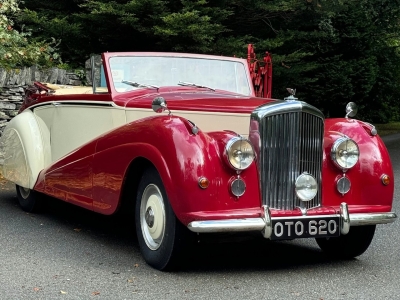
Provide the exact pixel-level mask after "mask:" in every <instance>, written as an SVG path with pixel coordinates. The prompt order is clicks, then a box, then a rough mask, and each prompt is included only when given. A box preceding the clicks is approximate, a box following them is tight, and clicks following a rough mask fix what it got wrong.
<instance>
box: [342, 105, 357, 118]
mask: <svg viewBox="0 0 400 300" xmlns="http://www.w3.org/2000/svg"><path fill="white" fill-rule="evenodd" d="M357 111H358V107H357V104H355V103H354V102H349V103H347V105H346V116H345V118H346V119H347V118H348V117H351V118H352V117H354V116H355V115H356V114H357Z"/></svg>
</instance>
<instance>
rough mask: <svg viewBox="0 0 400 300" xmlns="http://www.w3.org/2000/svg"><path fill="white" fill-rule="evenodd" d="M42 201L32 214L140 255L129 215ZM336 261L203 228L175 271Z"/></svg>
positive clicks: (299, 244) (14, 206)
mask: <svg viewBox="0 0 400 300" xmlns="http://www.w3.org/2000/svg"><path fill="white" fill-rule="evenodd" d="M11 187H12V186H11ZM1 198H2V201H1V202H2V204H1V206H2V209H3V208H4V209H6V210H9V211H10V213H11V215H13V214H18V215H20V214H26V213H25V212H23V211H22V210H21V209H20V208H19V206H18V203H17V202H18V201H17V198H16V193H15V191H14V189H12V188H9V189H8V190H7V192H4V191H2V192H1ZM45 203H46V206H45V209H44V211H43V212H42V213H40V214H37V215H35V217H36V218H40V220H41V221H42V222H46V223H51V224H52V225H53V226H56V227H57V228H59V230H60V231H63V230H65V231H70V230H71V228H75V229H76V230H79V232H80V234H79V237H80V238H82V239H85V238H95V239H96V240H98V241H99V243H102V244H106V245H121V246H123V245H128V246H130V247H129V248H130V249H133V251H135V252H136V253H135V254H136V255H135V256H137V255H139V252H140V250H139V246H138V242H137V238H136V236H135V233H134V232H135V229H134V221H133V217H132V215H129V214H124V215H122V214H117V215H114V216H103V215H100V214H96V213H93V212H91V211H88V210H85V209H82V208H80V207H77V206H74V205H71V204H68V203H65V202H63V201H60V200H57V199H54V198H50V197H46V198H45ZM29 215H31V216H32V214H29ZM76 242H77V241H76V240H75V243H76ZM353 261H354V262H357V260H356V259H355V260H353ZM342 262H343V261H342ZM337 263H340V261H338V260H332V259H330V258H327V257H326V256H325V255H324V254H323V253H322V252H321V251H320V250H319V248H318V247H317V245H316V243H315V242H314V241H311V240H303V241H302V240H296V241H280V242H271V241H269V240H265V239H263V238H262V237H261V235H260V234H258V233H257V234H252V235H232V234H223V235H222V234H208V235H205V234H204V235H200V236H197V237H196V244H195V245H194V246H193V247H191V248H190V250H189V251H188V252H187V255H186V256H185V257H182V265H181V266H180V267H179V269H177V270H175V271H180V272H192V271H193V272H198V271H246V272H247V271H257V270H264V271H266V270H284V269H302V268H304V269H309V268H311V267H313V266H321V265H324V264H329V265H332V264H337ZM149 268H150V267H149Z"/></svg>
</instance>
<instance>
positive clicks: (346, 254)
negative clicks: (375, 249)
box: [315, 225, 376, 259]
mask: <svg viewBox="0 0 400 300" xmlns="http://www.w3.org/2000/svg"><path fill="white" fill-rule="evenodd" d="M375 227H376V225H368V226H356V227H351V228H350V231H349V233H348V234H346V235H341V236H339V237H334V238H317V239H315V240H316V241H317V244H318V246H319V247H320V248H321V250H322V251H324V252H325V253H326V254H328V255H329V256H332V257H337V258H345V259H349V258H353V257H356V256H359V255H361V254H363V253H364V252H365V251H366V250H367V249H368V247H369V245H370V244H371V241H372V238H373V237H374V234H375Z"/></svg>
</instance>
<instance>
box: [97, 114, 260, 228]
mask: <svg viewBox="0 0 400 300" xmlns="http://www.w3.org/2000/svg"><path fill="white" fill-rule="evenodd" d="M191 127H192V124H191V123H189V122H188V121H187V120H186V119H184V118H180V117H174V116H162V117H160V116H156V117H151V118H146V119H143V120H140V121H135V122H132V123H129V124H127V125H126V126H122V127H120V128H118V129H116V130H114V131H113V132H112V133H109V134H107V135H105V136H103V137H101V138H100V139H99V140H98V143H97V147H96V155H95V164H94V169H95V170H98V171H95V172H94V180H93V182H94V184H95V186H97V187H98V191H101V192H99V196H100V194H101V195H106V194H107V193H108V192H110V193H112V191H111V189H112V188H110V189H108V191H107V190H105V189H107V185H105V184H102V183H101V182H105V181H107V183H108V185H109V182H110V180H106V178H105V176H107V177H108V178H117V181H118V182H121V188H122V181H123V177H125V176H126V172H127V170H128V166H129V164H130V162H132V161H134V160H135V159H137V158H144V159H146V160H148V161H150V162H151V163H152V164H153V165H154V166H155V167H156V169H157V170H158V172H159V174H160V176H161V179H162V181H163V184H164V187H165V189H166V192H167V194H168V198H169V200H170V203H171V206H172V208H173V209H174V212H175V214H176V215H177V217H178V219H180V220H181V221H182V222H183V223H184V224H187V223H188V222H190V221H191V220H192V219H193V215H192V214H193V213H195V212H197V213H198V214H201V213H202V212H207V211H208V212H211V211H213V212H218V211H219V210H232V211H240V210H241V209H245V208H246V209H247V208H249V207H258V208H259V207H260V198H259V189H258V178H257V176H258V175H257V170H256V166H255V164H254V163H253V164H252V166H251V167H250V168H249V169H247V170H245V171H243V172H242V174H241V175H240V176H241V177H242V178H243V179H244V180H245V182H246V185H247V191H246V193H245V195H243V196H242V197H240V199H238V198H237V197H234V196H233V195H232V194H231V193H230V191H229V183H230V182H231V180H232V179H233V178H236V177H237V176H238V175H237V173H236V172H235V171H234V170H232V169H230V168H229V167H228V166H227V164H226V163H224V162H223V159H222V153H221V143H223V142H221V140H223V139H229V138H230V137H232V136H234V133H231V132H221V133H213V134H206V133H203V132H202V131H201V130H200V131H199V132H198V133H197V134H193V133H192V130H191ZM105 161H108V163H107V165H108V166H104V165H101V164H102V162H103V164H104V162H105ZM128 161H129V163H128ZM104 167H105V168H107V171H104ZM117 169H118V170H117ZM100 170H102V172H100ZM100 173H102V174H100ZM118 174H120V175H118ZM200 177H206V178H208V179H209V181H210V185H209V187H208V188H207V189H202V188H200V187H199V185H198V181H199V178H200ZM101 178H102V180H100V179H101ZM96 182H99V184H97V183H96ZM118 184H119V183H116V184H115V185H114V188H113V189H114V190H115V189H117V186H118ZM94 198H96V197H94Z"/></svg>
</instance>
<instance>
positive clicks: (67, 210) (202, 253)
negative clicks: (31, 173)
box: [0, 135, 400, 300]
mask: <svg viewBox="0 0 400 300" xmlns="http://www.w3.org/2000/svg"><path fill="white" fill-rule="evenodd" d="M385 142H386V144H387V147H388V149H389V151H390V155H391V158H392V163H393V166H394V170H395V177H396V178H400V135H394V136H389V137H387V138H385ZM399 182H400V181H399V180H397V183H396V191H395V199H394V208H393V210H394V211H395V212H397V214H398V215H399V214H400V203H399V202H400V201H399V199H400V195H399V190H400V189H399V184H400V183H399ZM47 202H48V206H47V209H46V211H45V212H44V213H42V214H28V213H25V212H23V211H22V210H21V209H20V208H19V206H18V204H17V198H16V193H15V189H14V186H13V185H12V184H10V183H7V182H2V183H0V242H1V247H0V299H243V298H246V299H316V300H321V299H324V300H325V299H326V300H327V299H400V221H397V222H395V223H393V224H388V225H379V226H378V227H377V231H376V233H375V237H374V240H373V241H372V244H371V246H370V247H369V249H368V250H367V252H366V253H364V254H363V255H362V256H360V257H359V258H357V259H353V260H331V259H329V258H327V257H325V256H324V255H323V254H322V252H321V251H320V250H319V248H318V246H317V244H316V243H315V241H314V240H296V241H288V242H286V241H285V242H274V243H272V242H268V241H265V240H263V239H245V238H240V237H235V238H229V239H224V240H223V241H221V240H220V239H219V238H216V239H215V240H214V241H213V242H211V241H202V242H200V243H199V244H198V246H197V247H196V250H194V251H193V252H192V253H191V259H190V260H189V262H187V263H186V265H185V266H183V267H182V268H181V270H179V271H177V272H169V273H167V272H159V271H156V270H154V269H152V268H151V267H149V266H147V265H146V263H145V262H144V261H143V259H142V257H141V255H140V253H139V248H138V243H137V239H136V237H135V236H134V234H133V232H134V227H133V220H131V219H130V218H127V217H125V218H122V217H105V216H101V215H97V214H94V213H91V212H88V211H85V210H83V209H80V208H77V207H74V206H71V205H69V204H66V203H63V202H60V201H57V200H55V199H48V200H47Z"/></svg>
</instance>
